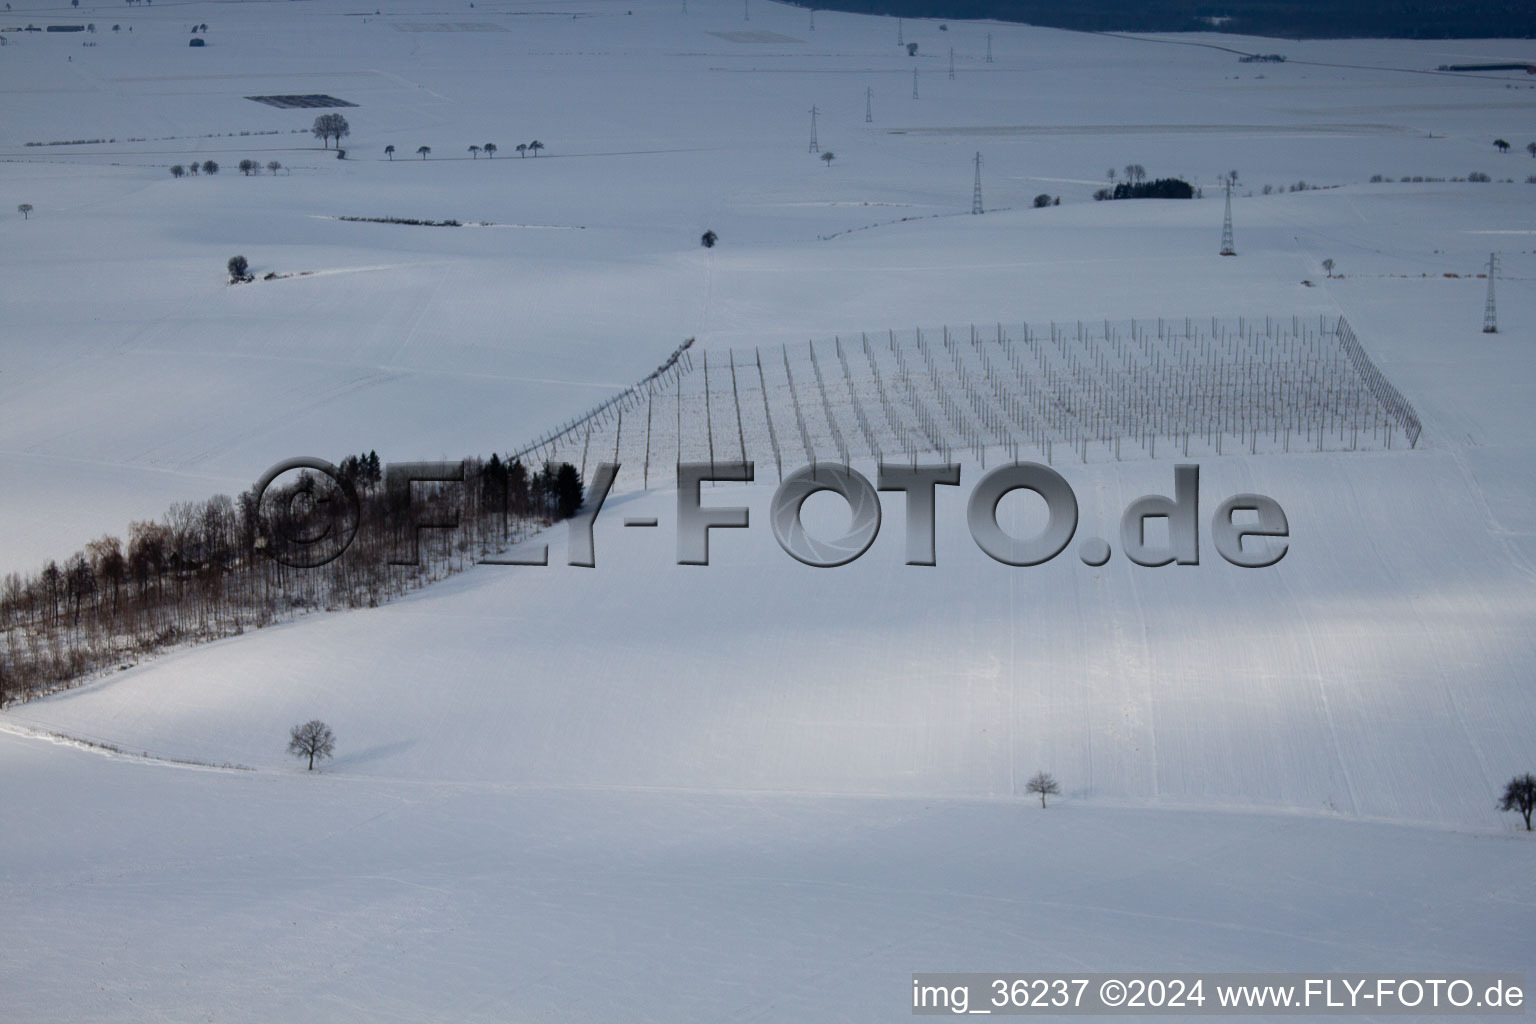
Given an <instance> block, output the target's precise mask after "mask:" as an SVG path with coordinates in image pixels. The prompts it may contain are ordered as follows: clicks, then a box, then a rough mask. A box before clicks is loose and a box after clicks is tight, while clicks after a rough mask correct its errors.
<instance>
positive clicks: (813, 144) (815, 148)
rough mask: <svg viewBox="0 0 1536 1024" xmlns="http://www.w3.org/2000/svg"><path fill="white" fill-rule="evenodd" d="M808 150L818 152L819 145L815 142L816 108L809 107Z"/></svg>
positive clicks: (819, 150) (819, 149)
mask: <svg viewBox="0 0 1536 1024" xmlns="http://www.w3.org/2000/svg"><path fill="white" fill-rule="evenodd" d="M810 152H812V153H820V152H821V147H820V146H818V145H817V144H816V108H815V107H814V106H813V107H811V148H810Z"/></svg>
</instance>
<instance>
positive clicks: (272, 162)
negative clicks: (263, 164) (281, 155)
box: [267, 160, 283, 174]
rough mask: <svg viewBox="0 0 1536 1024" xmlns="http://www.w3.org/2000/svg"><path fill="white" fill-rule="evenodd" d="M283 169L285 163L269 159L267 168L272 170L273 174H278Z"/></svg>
mask: <svg viewBox="0 0 1536 1024" xmlns="http://www.w3.org/2000/svg"><path fill="white" fill-rule="evenodd" d="M282 169H283V165H282V164H280V163H278V162H277V161H276V160H268V161H267V170H269V171H271V172H272V173H273V174H276V173H277V172H278V171H280V170H282Z"/></svg>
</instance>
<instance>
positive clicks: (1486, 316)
mask: <svg viewBox="0 0 1536 1024" xmlns="http://www.w3.org/2000/svg"><path fill="white" fill-rule="evenodd" d="M1498 272H1499V257H1498V254H1497V253H1492V252H1491V253H1489V254H1488V302H1487V304H1486V305H1484V306H1483V333H1484V334H1498V333H1499V313H1498V310H1497V309H1495V308H1494V305H1493V278H1494V275H1496V274H1497V273H1498Z"/></svg>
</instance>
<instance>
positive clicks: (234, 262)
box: [225, 256, 251, 281]
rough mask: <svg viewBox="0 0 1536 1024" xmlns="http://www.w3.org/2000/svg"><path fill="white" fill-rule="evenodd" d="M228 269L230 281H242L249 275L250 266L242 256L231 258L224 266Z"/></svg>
mask: <svg viewBox="0 0 1536 1024" xmlns="http://www.w3.org/2000/svg"><path fill="white" fill-rule="evenodd" d="M225 266H227V267H228V268H229V279H230V280H231V281H244V280H245V279H246V278H247V277H249V276H250V273H251V264H250V261H249V260H247V259H246V258H245V257H244V256H231V257H230V258H229V262H228V263H227V264H225Z"/></svg>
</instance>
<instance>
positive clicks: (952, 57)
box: [949, 46, 955, 82]
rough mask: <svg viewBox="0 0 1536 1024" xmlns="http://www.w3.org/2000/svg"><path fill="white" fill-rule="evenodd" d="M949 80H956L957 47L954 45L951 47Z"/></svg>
mask: <svg viewBox="0 0 1536 1024" xmlns="http://www.w3.org/2000/svg"><path fill="white" fill-rule="evenodd" d="M949 80H950V81H951V82H953V81H954V80H955V48H954V47H953V46H951V47H950V48H949Z"/></svg>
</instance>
